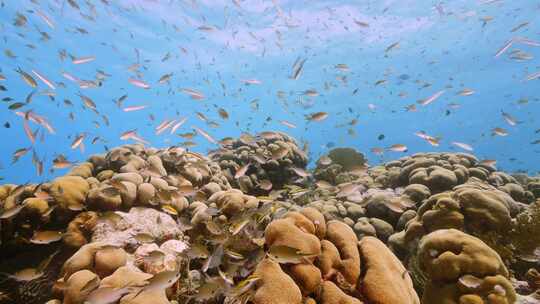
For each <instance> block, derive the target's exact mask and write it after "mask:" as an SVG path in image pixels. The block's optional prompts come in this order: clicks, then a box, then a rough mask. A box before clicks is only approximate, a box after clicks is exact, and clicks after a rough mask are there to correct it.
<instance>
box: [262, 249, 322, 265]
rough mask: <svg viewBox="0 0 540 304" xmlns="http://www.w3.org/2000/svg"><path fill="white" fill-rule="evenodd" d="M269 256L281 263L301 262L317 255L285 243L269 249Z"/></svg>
mask: <svg viewBox="0 0 540 304" xmlns="http://www.w3.org/2000/svg"><path fill="white" fill-rule="evenodd" d="M268 256H269V257H270V258H271V259H273V260H275V261H276V262H278V263H280V264H300V263H303V262H305V261H306V260H307V259H308V258H311V257H314V256H316V255H315V254H313V253H308V252H301V251H300V250H298V249H296V248H293V247H289V246H285V245H274V246H271V247H270V249H269V250H268Z"/></svg>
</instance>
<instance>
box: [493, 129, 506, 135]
mask: <svg viewBox="0 0 540 304" xmlns="http://www.w3.org/2000/svg"><path fill="white" fill-rule="evenodd" d="M491 132H492V134H493V135H499V136H507V135H508V131H506V130H505V129H503V128H493V129H492V130H491Z"/></svg>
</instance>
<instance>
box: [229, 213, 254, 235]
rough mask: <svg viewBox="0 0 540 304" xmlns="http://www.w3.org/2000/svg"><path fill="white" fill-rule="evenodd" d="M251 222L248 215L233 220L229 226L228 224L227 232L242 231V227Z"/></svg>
mask: <svg viewBox="0 0 540 304" xmlns="http://www.w3.org/2000/svg"><path fill="white" fill-rule="evenodd" d="M250 222H251V219H250V218H249V217H248V218H244V219H241V220H239V221H235V222H233V223H232V224H231V225H230V226H229V232H230V233H231V234H232V235H237V234H238V233H239V232H240V231H242V229H244V227H246V225H247V224H249V223H250Z"/></svg>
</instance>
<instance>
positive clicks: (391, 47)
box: [384, 42, 399, 53]
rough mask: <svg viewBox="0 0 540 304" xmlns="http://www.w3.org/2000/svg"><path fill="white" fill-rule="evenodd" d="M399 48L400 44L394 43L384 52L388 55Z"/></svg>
mask: <svg viewBox="0 0 540 304" xmlns="http://www.w3.org/2000/svg"><path fill="white" fill-rule="evenodd" d="M398 47H399V42H394V43H392V44H391V45H389V46H388V47H387V48H386V50H384V52H385V53H388V52H390V51H391V50H393V49H395V48H398Z"/></svg>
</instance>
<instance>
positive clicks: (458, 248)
mask: <svg viewBox="0 0 540 304" xmlns="http://www.w3.org/2000/svg"><path fill="white" fill-rule="evenodd" d="M417 259H418V264H419V266H420V270H421V271H422V272H423V273H424V275H425V276H426V277H427V279H428V283H427V285H426V287H425V290H424V294H423V296H422V301H423V302H424V303H435V302H437V301H438V302H444V303H456V304H457V303H479V304H483V303H486V304H487V303H503V304H506V303H508V304H509V303H514V301H515V300H516V295H515V292H514V289H513V287H512V285H511V284H510V282H509V281H508V279H507V278H508V275H509V273H508V270H507V269H506V267H505V266H504V264H503V262H502V260H501V258H500V257H499V255H498V254H497V253H496V252H495V251H494V250H493V249H491V248H489V247H488V246H487V245H486V244H484V243H483V242H482V241H481V240H480V239H478V238H475V237H473V236H471V235H468V234H465V233H463V232H461V231H459V230H456V229H442V230H437V231H435V232H432V233H430V234H428V235H426V236H425V237H424V238H422V240H421V242H420V245H419V249H418V255H417ZM471 301H472V302H471Z"/></svg>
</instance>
